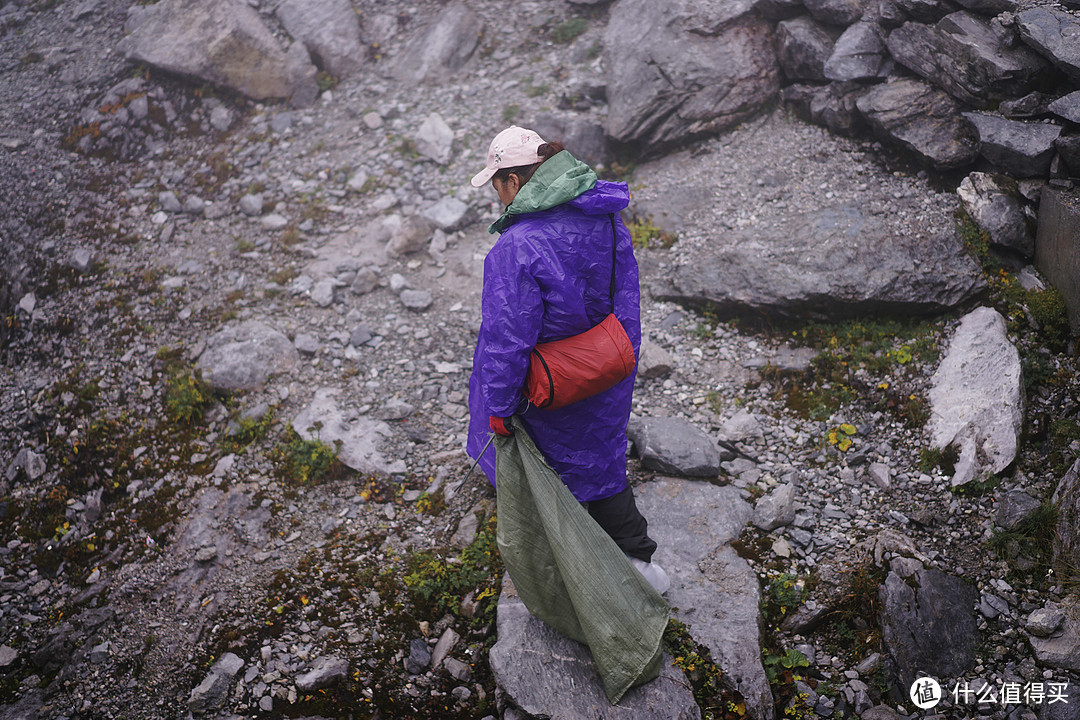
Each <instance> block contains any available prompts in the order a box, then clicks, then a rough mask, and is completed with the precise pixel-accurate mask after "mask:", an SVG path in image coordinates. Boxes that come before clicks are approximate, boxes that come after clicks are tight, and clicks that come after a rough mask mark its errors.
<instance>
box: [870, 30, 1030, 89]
mask: <svg viewBox="0 0 1080 720" xmlns="http://www.w3.org/2000/svg"><path fill="white" fill-rule="evenodd" d="M888 46H889V52H891V53H892V56H893V57H894V58H896V61H897V62H898V63H900V64H901V65H904V66H905V67H907V68H909V69H911V70H913V71H914V72H916V73H918V74H919V75H921V76H922V77H924V78H926V79H927V80H929V81H930V82H932V83H935V84H937V85H939V86H940V87H941V88H942V89H943V90H945V91H946V92H947V93H949V94H950V95H952V96H953V97H955V98H956V99H958V100H960V101H961V102H963V103H965V104H968V105H972V106H974V107H979V108H985V107H990V106H992V105H994V104H996V102H997V101H999V100H1003V99H1006V98H1014V97H1017V96H1019V95H1023V94H1025V93H1027V92H1029V91H1031V90H1033V89H1034V87H1035V84H1036V83H1037V82H1038V81H1039V80H1040V78H1041V76H1043V75H1044V74H1045V73H1046V71H1047V69H1048V65H1047V63H1046V61H1045V60H1043V59H1042V58H1040V57H1039V56H1038V55H1036V54H1035V53H1034V52H1032V51H1031V50H1029V49H1028V48H1026V47H1024V46H1022V45H1017V46H1015V47H1014V46H1010V44H1008V43H1007V42H1006V41H1005V40H1003V39H1002V37H1001V34H1000V33H999V32H995V29H994V28H992V27H991V26H990V23H988V22H986V21H984V20H981V19H979V18H978V17H976V16H975V15H972V14H971V13H969V12H966V11H961V12H956V13H952V14H951V15H948V16H946V17H944V18H942V19H941V20H940V21H939V22H938V23H937V24H936V25H935V26H933V27H931V26H929V25H922V24H920V23H912V22H909V23H904V24H903V25H902V26H901V27H899V28H897V29H896V30H893V31H892V32H891V33H889V39H888Z"/></svg>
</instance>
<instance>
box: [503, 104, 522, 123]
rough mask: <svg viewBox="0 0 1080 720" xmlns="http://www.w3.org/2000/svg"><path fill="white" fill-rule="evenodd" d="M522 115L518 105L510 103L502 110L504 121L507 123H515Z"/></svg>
mask: <svg viewBox="0 0 1080 720" xmlns="http://www.w3.org/2000/svg"><path fill="white" fill-rule="evenodd" d="M520 113H521V107H520V106H519V105H518V104H517V103H510V104H509V105H506V106H504V107H503V109H502V119H503V122H505V123H513V122H514V121H515V120H517V117H518V115H519V114H520Z"/></svg>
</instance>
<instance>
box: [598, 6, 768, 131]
mask: <svg viewBox="0 0 1080 720" xmlns="http://www.w3.org/2000/svg"><path fill="white" fill-rule="evenodd" d="M749 10H750V0H737V1H736V2H733V3H726V4H725V3H721V4H716V3H706V2H703V1H702V0H673V1H672V2H663V3H658V2H654V0H621V2H619V3H618V4H616V5H615V6H614V8H613V9H612V11H611V18H610V20H609V21H608V25H607V28H606V30H605V33H604V47H605V50H604V53H605V64H606V67H607V73H608V77H607V88H608V117H607V133H608V135H609V136H610V137H612V138H613V139H614V140H615V141H617V142H620V143H627V144H634V145H638V146H640V147H641V148H643V149H644V150H645V151H648V152H659V151H661V150H662V149H663V148H666V147H670V146H672V145H676V144H679V143H683V142H686V141H688V140H690V139H692V138H694V137H698V136H701V135H705V134H709V133H717V132H720V131H722V130H725V129H727V128H730V127H732V126H734V125H735V124H737V123H739V122H742V121H743V120H745V119H747V118H748V117H750V116H752V115H753V114H754V113H756V112H757V111H758V110H759V109H760V108H761V107H762V106H763V105H764V104H765V103H767V102H768V101H769V100H770V99H771V98H772V97H773V96H774V95H775V94H776V91H777V89H778V87H779V84H778V79H777V76H778V74H779V73H778V67H777V61H776V53H775V51H774V50H773V47H772V30H771V27H770V25H769V24H768V23H767V22H766V21H764V20H762V19H761V18H758V17H756V16H755V15H753V14H752V13H750V12H749Z"/></svg>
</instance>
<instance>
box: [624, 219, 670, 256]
mask: <svg viewBox="0 0 1080 720" xmlns="http://www.w3.org/2000/svg"><path fill="white" fill-rule="evenodd" d="M626 227H627V228H629V230H630V239H631V241H632V242H633V244H634V247H635V248H637V249H639V250H642V249H647V248H663V249H665V250H666V249H667V248H670V247H671V246H672V245H674V244H675V243H676V241H677V240H678V236H677V235H675V233H669V232H665V231H663V230H661V229H660V228H659V227H657V226H656V225H655V224H654V223H653V220H652V218H651V217H647V218H641V219H634V220H633V221H631V222H630V223H628V224H627V226H626Z"/></svg>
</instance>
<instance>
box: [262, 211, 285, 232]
mask: <svg viewBox="0 0 1080 720" xmlns="http://www.w3.org/2000/svg"><path fill="white" fill-rule="evenodd" d="M261 223H262V226H263V228H265V229H267V230H283V229H285V227H287V226H288V224H289V219H288V218H287V217H285V216H284V215H278V214H277V213H271V214H269V215H267V216H266V217H264V218H263V219H262V221H261Z"/></svg>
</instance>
